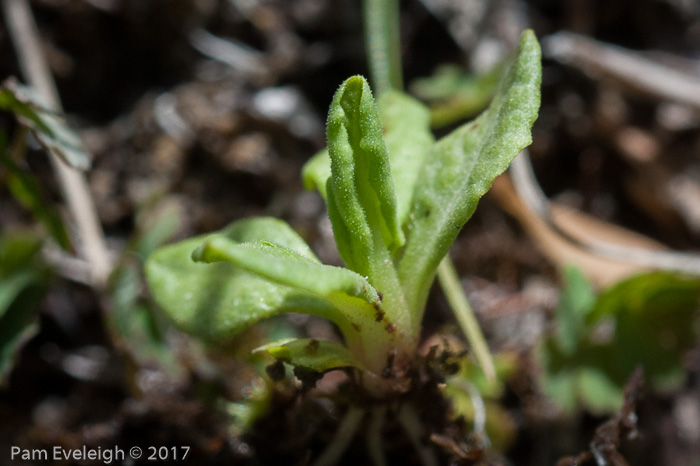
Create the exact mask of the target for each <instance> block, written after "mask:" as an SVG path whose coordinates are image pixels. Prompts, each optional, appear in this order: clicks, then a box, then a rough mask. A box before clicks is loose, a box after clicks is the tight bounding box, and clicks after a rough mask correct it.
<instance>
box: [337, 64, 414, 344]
mask: <svg viewBox="0 0 700 466" xmlns="http://www.w3.org/2000/svg"><path fill="white" fill-rule="evenodd" d="M327 134H328V151H329V154H330V158H331V176H330V178H329V179H328V181H327V183H326V185H327V186H326V195H327V203H328V215H329V217H330V220H331V223H332V225H333V233H334V235H335V240H336V243H337V245H338V251H339V252H340V255H341V257H342V258H343V260H344V261H345V263H346V264H347V265H348V267H349V268H350V269H352V270H353V271H355V272H357V273H359V274H360V275H362V276H365V277H368V280H369V283H371V284H372V286H374V288H375V289H377V290H378V291H380V292H381V293H382V294H383V295H384V302H385V307H384V311H385V312H386V316H387V317H388V319H389V320H390V321H391V322H392V323H393V325H395V327H396V328H397V330H398V333H399V334H405V335H406V336H407V337H408V338H411V336H412V335H413V324H412V322H411V315H410V314H409V313H408V312H406V306H405V298H404V295H403V290H402V289H401V284H400V282H399V279H398V276H397V273H396V268H395V267H394V253H395V252H398V248H399V247H400V246H401V245H402V244H403V242H404V235H403V231H402V230H401V226H400V224H399V219H398V216H397V204H396V196H395V191H394V183H393V181H392V176H391V171H390V167H389V160H388V155H387V149H386V145H385V143H384V139H383V136H382V127H381V124H380V122H379V115H378V112H377V108H376V106H375V104H374V99H373V98H372V93H371V91H370V89H369V85H368V84H367V81H365V79H364V78H362V77H361V76H355V77H352V78H349V79H348V80H346V81H345V82H344V83H343V84H342V85H341V86H340V89H338V91H337V92H336V94H335V97H334V98H333V103H332V104H331V108H330V111H329V114H328V127H327Z"/></svg>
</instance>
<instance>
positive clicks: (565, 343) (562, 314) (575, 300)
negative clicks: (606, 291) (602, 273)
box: [556, 266, 596, 354]
mask: <svg viewBox="0 0 700 466" xmlns="http://www.w3.org/2000/svg"><path fill="white" fill-rule="evenodd" d="M595 302H596V294H595V291H593V286H592V285H591V284H590V282H589V281H588V280H587V279H586V276H585V275H584V274H583V272H581V271H580V270H579V269H578V268H576V267H573V266H569V267H566V268H565V269H564V289H563V290H562V291H561V294H560V295H559V305H558V306H557V310H556V322H557V334H556V337H557V343H558V344H559V348H560V349H561V350H562V351H563V352H564V353H566V354H571V353H573V352H574V351H576V348H577V346H578V343H579V341H580V340H581V339H582V338H583V334H584V331H585V330H586V325H585V324H586V317H587V316H588V314H590V312H591V311H592V310H593V306H594V305H595Z"/></svg>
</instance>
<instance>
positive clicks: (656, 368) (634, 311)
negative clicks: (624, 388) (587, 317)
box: [591, 273, 700, 390]
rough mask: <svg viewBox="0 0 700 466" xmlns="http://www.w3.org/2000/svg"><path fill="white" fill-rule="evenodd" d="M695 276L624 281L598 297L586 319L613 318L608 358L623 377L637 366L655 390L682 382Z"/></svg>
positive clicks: (699, 287) (699, 286)
mask: <svg viewBox="0 0 700 466" xmlns="http://www.w3.org/2000/svg"><path fill="white" fill-rule="evenodd" d="M699 308H700V278H697V277H685V276H680V275H677V274H672V273H652V274H648V275H640V276H637V277H633V278H630V279H628V280H625V281H623V282H621V283H619V284H617V285H616V286H614V287H612V288H611V289H609V290H607V291H606V292H605V293H603V295H601V297H600V298H599V300H598V302H597V304H596V307H595V310H594V311H593V314H592V315H591V320H597V319H598V318H600V317H601V316H605V315H610V316H615V318H616V322H617V323H616V332H615V339H614V343H613V345H614V348H613V354H612V355H611V356H612V357H613V358H614V361H615V364H616V370H617V371H618V372H619V373H620V374H621V375H624V377H625V378H626V377H627V376H629V374H631V373H632V371H633V370H634V369H635V367H636V366H637V365H638V364H642V365H643V366H644V372H645V376H646V377H647V379H648V380H649V382H650V383H651V385H652V386H653V387H654V388H656V389H657V390H666V389H673V388H675V387H678V386H679V384H680V383H682V382H683V380H684V379H685V374H684V372H685V371H684V370H683V366H682V364H681V357H682V355H683V353H684V352H685V351H687V350H688V349H690V348H691V347H692V346H693V345H694V344H695V343H696V342H697V336H698V319H697V318H698V309H699Z"/></svg>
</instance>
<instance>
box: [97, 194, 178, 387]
mask: <svg viewBox="0 0 700 466" xmlns="http://www.w3.org/2000/svg"><path fill="white" fill-rule="evenodd" d="M180 214H181V213H180V209H178V208H176V207H175V206H174V205H173V204H165V205H164V206H163V205H162V204H161V205H156V206H148V207H147V208H141V209H140V211H139V212H138V215H137V217H136V223H137V225H136V230H137V231H136V233H135V234H134V235H133V236H132V237H131V238H130V241H129V243H128V245H127V247H126V248H125V250H124V253H123V254H122V256H121V258H120V261H119V264H118V266H117V267H116V268H115V270H114V272H113V273H112V276H111V278H110V290H109V292H110V297H111V303H112V308H111V312H109V313H108V314H107V319H108V320H107V322H108V324H109V325H110V326H112V327H113V328H114V330H115V332H118V333H116V334H118V335H120V336H121V338H122V340H123V341H125V342H128V345H126V347H125V349H126V351H128V352H129V354H130V355H131V357H132V358H133V359H134V360H135V361H136V362H137V363H138V365H139V366H149V367H150V366H153V365H154V364H156V365H158V366H159V367H160V368H161V369H163V370H165V371H166V372H167V373H168V374H170V375H171V376H173V377H178V376H182V375H183V374H184V371H183V370H182V369H183V368H182V366H181V365H180V364H179V362H178V359H177V357H176V355H175V354H174V353H173V351H172V348H170V346H169V344H168V342H167V341H166V338H165V332H166V331H167V329H168V328H169V327H171V326H172V325H171V324H170V323H169V322H168V321H166V320H165V319H164V318H163V316H162V314H160V313H158V312H157V311H156V309H155V306H154V305H153V303H152V302H150V301H148V300H146V299H145V298H144V296H143V290H142V288H143V286H142V285H143V261H144V260H145V258H146V257H147V256H148V255H150V253H152V252H153V251H154V250H155V249H156V248H157V247H158V246H160V245H162V244H163V243H165V242H166V241H167V240H168V239H169V238H172V236H173V235H174V234H175V233H176V231H177V229H178V225H179V224H180V222H181V218H180Z"/></svg>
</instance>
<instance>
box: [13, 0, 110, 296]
mask: <svg viewBox="0 0 700 466" xmlns="http://www.w3.org/2000/svg"><path fill="white" fill-rule="evenodd" d="M2 6H3V11H4V13H5V22H6V23H7V28H8V30H9V31H10V36H11V37H12V41H13V43H14V46H15V50H16V51H17V56H18V58H19V64H20V68H21V69H22V74H23V75H24V76H25V78H26V79H27V80H28V81H29V83H30V84H31V85H32V87H34V88H35V89H36V91H37V92H38V93H39V94H40V95H41V96H42V97H43V98H44V99H45V100H46V102H47V103H48V105H50V107H51V109H52V110H54V111H56V112H60V111H61V102H60V100H59V97H58V91H57V90H56V85H55V83H54V81H53V78H52V76H51V72H50V70H49V68H48V65H47V64H46V60H45V58H44V56H43V53H42V50H41V42H40V40H39V32H38V29H37V25H36V22H35V21H34V17H33V15H32V12H31V10H30V8H29V4H28V3H27V1H26V0H2ZM49 160H50V161H51V164H52V166H53V168H54V171H55V173H56V177H57V179H58V182H59V184H60V187H61V191H62V192H63V195H64V197H65V200H66V203H67V204H68V208H69V210H70V212H71V215H72V218H73V220H74V222H75V226H76V229H77V232H78V238H77V240H75V241H74V243H75V244H74V245H75V247H76V249H77V250H78V252H79V254H80V255H81V256H83V257H84V258H85V259H86V260H87V262H89V263H90V265H91V275H92V277H91V281H92V284H93V285H94V286H96V287H98V288H99V287H102V286H104V285H105V284H106V281H107V277H108V275H109V273H110V271H111V268H112V265H111V260H110V256H109V251H108V249H107V244H106V242H105V238H104V233H103V232H102V227H101V225H100V223H99V220H98V216H97V210H96V209H95V205H94V203H93V200H92V195H91V194H90V190H89V187H88V184H87V181H86V179H85V177H84V175H83V174H82V173H81V172H79V171H78V170H76V169H74V168H72V167H70V166H68V165H66V164H65V163H64V162H63V161H62V160H61V159H60V157H58V156H57V155H56V154H55V153H53V152H51V151H49Z"/></svg>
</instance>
